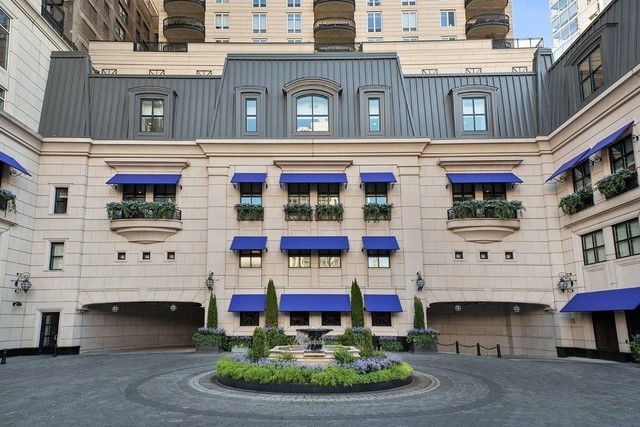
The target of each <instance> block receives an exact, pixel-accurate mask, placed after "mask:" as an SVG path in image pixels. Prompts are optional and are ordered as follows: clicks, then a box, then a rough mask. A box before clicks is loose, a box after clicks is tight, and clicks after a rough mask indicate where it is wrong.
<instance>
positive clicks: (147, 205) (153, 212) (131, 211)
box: [107, 200, 178, 219]
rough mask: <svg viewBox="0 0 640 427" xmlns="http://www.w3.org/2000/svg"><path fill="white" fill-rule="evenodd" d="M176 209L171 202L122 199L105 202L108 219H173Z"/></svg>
mask: <svg viewBox="0 0 640 427" xmlns="http://www.w3.org/2000/svg"><path fill="white" fill-rule="evenodd" d="M177 210H178V209H176V205H175V203H173V202H144V201H140V200H123V201H121V202H109V203H107V217H108V218H109V219H132V218H149V219H173V218H174V215H175V213H176V211H177Z"/></svg>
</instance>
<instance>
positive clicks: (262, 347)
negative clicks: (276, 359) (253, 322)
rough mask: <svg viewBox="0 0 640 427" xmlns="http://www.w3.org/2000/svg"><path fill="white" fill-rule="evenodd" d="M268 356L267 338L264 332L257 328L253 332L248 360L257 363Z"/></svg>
mask: <svg viewBox="0 0 640 427" xmlns="http://www.w3.org/2000/svg"><path fill="white" fill-rule="evenodd" d="M267 356H269V349H268V348H267V336H266V335H265V333H264V330H263V329H262V328H260V327H257V328H256V329H255V330H254V331H253V338H252V339H251V347H250V348H249V358H250V359H251V360H253V361H254V362H257V361H258V360H259V359H261V358H263V357H267Z"/></svg>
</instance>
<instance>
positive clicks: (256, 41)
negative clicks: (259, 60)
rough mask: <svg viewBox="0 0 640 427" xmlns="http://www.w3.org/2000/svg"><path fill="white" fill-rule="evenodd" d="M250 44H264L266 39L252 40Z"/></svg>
mask: <svg viewBox="0 0 640 427" xmlns="http://www.w3.org/2000/svg"><path fill="white" fill-rule="evenodd" d="M251 42H252V43H266V42H267V39H252V40H251Z"/></svg>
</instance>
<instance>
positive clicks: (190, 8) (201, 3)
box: [164, 0, 207, 14]
mask: <svg viewBox="0 0 640 427" xmlns="http://www.w3.org/2000/svg"><path fill="white" fill-rule="evenodd" d="M206 8H207V2H206V0H164V10H165V11H166V12H167V13H170V14H172V13H176V12H179V13H187V14H191V13H202V12H204V11H205V10H206Z"/></svg>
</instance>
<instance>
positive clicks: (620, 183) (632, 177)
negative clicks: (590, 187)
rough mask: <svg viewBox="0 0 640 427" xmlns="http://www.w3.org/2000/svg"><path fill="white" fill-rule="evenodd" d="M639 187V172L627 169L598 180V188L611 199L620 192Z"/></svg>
mask: <svg viewBox="0 0 640 427" xmlns="http://www.w3.org/2000/svg"><path fill="white" fill-rule="evenodd" d="M636 187H638V172H637V171H633V172H631V171H629V170H627V169H622V170H619V171H618V172H616V173H614V174H611V175H609V176H606V177H604V178H602V179H601V180H600V181H598V182H596V189H597V190H598V191H599V192H600V193H601V194H602V195H603V196H604V197H605V198H606V199H610V198H611V197H615V196H617V195H618V194H622V193H625V192H627V191H629V190H632V189H634V188H636Z"/></svg>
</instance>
